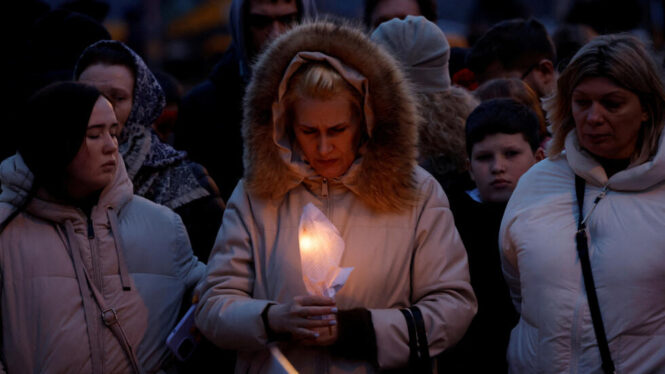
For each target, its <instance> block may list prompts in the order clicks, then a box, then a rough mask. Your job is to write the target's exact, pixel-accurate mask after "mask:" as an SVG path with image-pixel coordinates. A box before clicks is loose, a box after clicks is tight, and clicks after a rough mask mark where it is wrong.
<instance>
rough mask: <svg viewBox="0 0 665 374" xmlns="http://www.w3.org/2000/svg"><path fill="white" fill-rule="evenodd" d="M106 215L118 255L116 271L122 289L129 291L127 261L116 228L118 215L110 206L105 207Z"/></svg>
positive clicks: (129, 281)
mask: <svg viewBox="0 0 665 374" xmlns="http://www.w3.org/2000/svg"><path fill="white" fill-rule="evenodd" d="M106 216H107V217H108V219H109V223H110V224H111V235H113V241H114V242H115V251H116V254H117V256H118V272H119V274H120V282H121V284H122V289H123V290H124V291H130V290H131V289H132V286H131V280H130V279H129V271H128V270H127V263H126V262H125V254H124V253H125V252H124V248H123V246H122V238H121V237H120V231H119V230H118V216H117V215H116V214H115V210H113V208H112V207H108V208H107V209H106Z"/></svg>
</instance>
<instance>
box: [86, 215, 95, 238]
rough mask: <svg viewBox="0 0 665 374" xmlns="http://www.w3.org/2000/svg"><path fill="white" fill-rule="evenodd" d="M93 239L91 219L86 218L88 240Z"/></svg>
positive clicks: (93, 231)
mask: <svg viewBox="0 0 665 374" xmlns="http://www.w3.org/2000/svg"><path fill="white" fill-rule="evenodd" d="M94 238H95V230H94V229H93V228H92V219H91V218H90V217H88V239H94Z"/></svg>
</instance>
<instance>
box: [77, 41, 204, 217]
mask: <svg viewBox="0 0 665 374" xmlns="http://www.w3.org/2000/svg"><path fill="white" fill-rule="evenodd" d="M104 43H108V44H118V45H120V46H122V47H123V48H124V49H125V50H127V52H128V53H129V54H131V56H132V57H133V59H134V64H135V68H136V69H135V70H136V77H135V81H134V93H133V96H132V100H133V101H132V109H131V112H130V113H129V117H128V118H127V122H126V123H125V126H124V127H123V129H122V133H121V134H120V138H119V142H120V143H121V144H120V146H119V151H120V154H121V155H122V157H123V159H124V161H125V165H126V167H127V174H128V175H129V178H130V179H131V180H132V183H133V184H134V193H136V194H137V195H140V196H143V197H145V198H146V199H148V200H152V201H154V202H156V203H158V204H162V205H165V206H167V207H169V208H171V209H175V208H178V207H179V206H182V205H184V204H187V203H189V202H191V201H193V200H196V199H199V198H201V197H205V196H208V195H209V194H210V193H209V192H208V191H207V190H206V189H205V188H204V187H203V186H201V184H200V183H199V182H198V180H197V178H196V176H195V175H194V173H193V172H192V169H191V167H190V165H189V161H188V160H187V153H186V152H183V151H178V150H176V149H174V148H173V147H171V146H170V145H168V144H166V143H163V142H162V141H161V140H160V139H159V137H158V136H157V134H155V132H154V131H153V130H152V124H153V123H154V122H155V121H156V120H157V118H159V115H160V114H161V113H162V111H163V110H164V107H165V106H166V102H165V98H164V91H163V90H162V87H161V86H160V85H159V82H158V81H157V78H155V76H154V75H153V73H152V72H151V71H150V69H148V67H147V66H146V64H145V62H144V61H143V59H142V58H141V57H140V56H139V55H137V54H136V53H135V52H134V51H133V50H131V49H130V48H129V47H127V46H126V45H124V44H123V43H121V42H118V41H114V40H103V41H99V42H97V43H95V44H93V45H91V46H89V47H88V49H91V48H96V47H99V46H100V45H102V44H104ZM86 50H87V49H86ZM83 54H84V55H85V54H86V51H84V52H83ZM74 70H75V71H77V70H78V68H76V69H74Z"/></svg>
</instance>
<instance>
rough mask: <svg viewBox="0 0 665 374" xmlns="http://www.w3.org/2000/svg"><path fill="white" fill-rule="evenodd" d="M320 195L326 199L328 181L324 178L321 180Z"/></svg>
mask: <svg viewBox="0 0 665 374" xmlns="http://www.w3.org/2000/svg"><path fill="white" fill-rule="evenodd" d="M321 195H322V196H323V197H328V179H326V178H323V182H322V183H321Z"/></svg>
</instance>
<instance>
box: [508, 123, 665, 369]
mask: <svg viewBox="0 0 665 374" xmlns="http://www.w3.org/2000/svg"><path fill="white" fill-rule="evenodd" d="M575 174H577V175H579V176H581V177H583V178H584V179H585V180H586V192H585V199H584V214H585V215H586V214H587V213H588V212H589V210H590V209H591V207H592V205H593V201H594V199H595V198H596V197H597V196H598V195H599V194H600V192H601V190H602V188H603V186H607V187H608V192H607V195H606V196H605V197H604V198H603V199H601V200H600V202H599V203H598V205H597V207H596V209H595V210H594V211H593V213H592V214H591V216H590V218H589V221H588V224H587V227H588V229H587V234H588V237H589V251H590V257H591V268H592V272H593V276H594V280H595V283H596V290H597V294H598V299H599V303H600V310H601V314H602V317H603V321H604V324H605V330H606V335H607V338H608V340H609V346H610V351H611V354H612V358H613V360H614V363H615V366H616V370H617V373H665V150H663V137H662V136H661V139H660V145H659V151H658V153H657V154H656V155H655V157H654V158H653V159H651V160H649V161H647V162H645V163H643V164H640V165H631V166H629V167H628V168H627V169H626V170H623V171H621V172H618V173H616V174H614V175H613V176H612V177H611V178H609V179H608V178H607V176H606V174H605V171H604V169H603V168H602V167H601V166H600V165H599V164H598V163H597V162H596V161H595V160H594V159H593V158H592V157H591V156H590V155H589V154H588V153H587V152H586V151H583V150H581V149H580V146H579V143H578V141H577V137H576V135H575V133H574V131H573V132H571V133H570V134H569V135H568V137H567V139H566V152H565V153H564V154H563V155H561V156H560V157H559V158H558V159H556V160H549V159H548V160H545V161H542V162H541V163H539V164H537V165H535V166H534V167H533V168H532V169H531V170H529V172H527V173H526V174H525V175H524V176H522V178H521V179H520V182H519V184H518V186H517V188H516V189H515V192H514V193H513V196H512V198H511V200H510V202H509V204H508V207H507V209H506V213H505V215H504V218H503V222H502V225H501V233H500V245H501V254H502V261H503V270H504V276H505V278H506V281H507V282H508V283H509V285H510V288H511V293H512V296H513V301H514V303H515V306H516V307H517V310H518V311H521V319H520V321H519V323H518V325H517V326H516V327H515V328H514V330H513V331H512V335H511V339H510V345H509V348H508V361H509V364H510V370H511V372H513V373H602V369H601V359H600V353H599V350H598V345H597V341H596V337H595V334H594V331H593V324H592V321H591V317H590V314H589V306H588V302H587V296H586V293H585V291H584V282H583V277H582V271H581V267H580V262H579V259H578V255H577V249H576V244H575V233H576V231H577V217H578V209H577V202H576V198H575Z"/></svg>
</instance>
